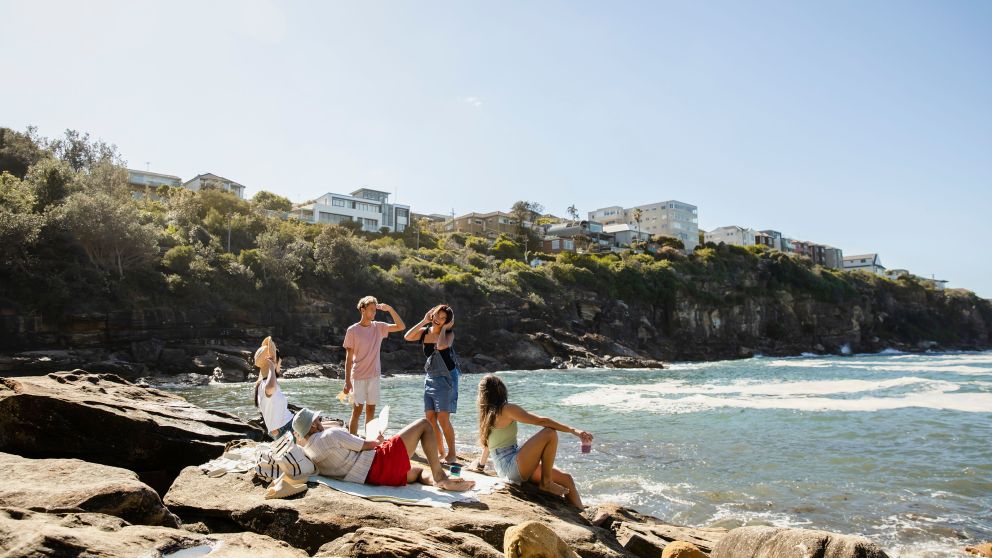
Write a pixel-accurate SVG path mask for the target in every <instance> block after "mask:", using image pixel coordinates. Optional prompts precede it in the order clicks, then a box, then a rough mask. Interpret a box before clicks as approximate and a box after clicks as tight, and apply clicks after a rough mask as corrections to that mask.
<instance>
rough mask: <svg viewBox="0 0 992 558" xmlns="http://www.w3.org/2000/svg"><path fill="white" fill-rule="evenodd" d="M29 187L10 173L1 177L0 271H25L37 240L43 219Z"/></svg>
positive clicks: (1, 174) (0, 175)
mask: <svg viewBox="0 0 992 558" xmlns="http://www.w3.org/2000/svg"><path fill="white" fill-rule="evenodd" d="M34 205H35V198H34V193H33V192H32V191H31V188H30V186H28V185H27V184H26V183H24V182H23V181H21V179H19V178H17V177H16V176H14V175H12V174H10V173H9V172H3V173H0V269H5V268H13V269H17V270H21V271H23V270H24V267H25V265H26V264H27V262H28V261H29V260H30V256H29V254H30V248H31V247H32V246H33V245H34V243H35V242H36V241H37V240H38V235H39V234H41V227H42V224H43V221H42V217H41V216H40V215H37V214H35V213H32V212H31V209H32V208H33V207H34Z"/></svg>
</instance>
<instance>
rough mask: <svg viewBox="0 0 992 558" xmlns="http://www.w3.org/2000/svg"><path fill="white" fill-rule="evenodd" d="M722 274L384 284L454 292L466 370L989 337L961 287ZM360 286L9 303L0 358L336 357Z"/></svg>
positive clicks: (174, 360) (389, 364)
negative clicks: (291, 294) (517, 289)
mask: <svg viewBox="0 0 992 558" xmlns="http://www.w3.org/2000/svg"><path fill="white" fill-rule="evenodd" d="M714 275H717V274H713V273H709V272H707V273H701V274H697V275H695V276H689V275H684V276H682V277H680V278H679V279H680V281H679V282H678V283H674V285H673V286H672V287H671V288H669V289H654V290H649V291H647V292H648V293H649V296H645V297H642V298H635V297H629V296H628V297H627V299H626V300H625V299H621V298H617V297H611V296H608V295H606V294H604V293H603V292H601V291H598V290H596V289H591V288H583V287H580V286H578V285H558V286H557V287H558V288H555V289H550V290H547V291H545V292H543V296H540V297H533V296H528V297H521V296H509V295H506V294H505V293H504V294H494V295H491V296H489V295H483V294H480V293H479V292H477V291H467V290H465V289H452V288H447V289H445V290H443V291H441V292H437V293H429V294H428V295H425V294H424V293H422V292H416V291H404V290H403V289H401V288H395V289H390V290H389V291H391V292H389V291H387V292H386V293H376V294H380V299H382V300H383V301H386V302H389V303H390V304H392V305H393V306H394V307H396V308H397V310H398V311H399V312H400V314H401V315H402V316H403V318H404V319H405V320H406V322H407V324H408V326H409V325H413V324H414V323H416V322H417V321H418V320H419V319H420V317H422V316H423V313H424V312H425V311H426V309H427V308H428V307H429V306H430V305H431V304H434V303H436V302H439V301H440V300H446V301H447V302H448V303H449V304H451V305H452V306H453V307H454V308H455V312H456V322H457V332H458V343H457V346H458V348H459V350H460V353H461V355H462V357H463V359H464V360H465V364H466V368H468V369H469V370H470V371H484V370H497V369H504V368H549V367H568V366H616V367H635V366H643V365H650V364H651V363H647V364H646V363H645V361H644V359H654V360H713V359H726V358H738V357H747V356H751V355H753V354H756V353H761V354H766V355H796V354H799V353H803V352H815V353H842V352H848V351H850V352H855V353H856V352H872V351H878V350H882V349H885V348H898V349H903V350H924V349H930V348H933V349H945V350H946V349H983V348H988V347H990V346H992V305H990V303H989V301H987V300H984V299H981V298H978V297H976V296H975V295H974V294H972V293H969V292H967V291H960V290H948V291H936V290H932V289H927V288H924V287H922V286H920V285H918V284H915V283H894V282H888V281H877V280H874V279H873V278H867V277H861V278H860V279H859V280H857V281H850V282H847V283H843V284H838V285H839V286H837V285H835V288H834V289H833V290H829V289H824V288H823V286H822V285H809V286H807V287H804V286H802V285H799V286H797V285H794V284H791V285H790V284H783V283H782V282H781V281H778V280H777V279H776V278H775V277H774V275H772V274H770V273H769V272H768V270H767V269H765V268H763V267H762V266H761V265H757V266H751V267H740V268H738V269H735V270H734V271H733V272H732V273H727V274H720V275H719V276H718V277H714ZM372 292H373V293H375V291H374V290H373V291H372ZM362 294H365V290H364V289H361V288H355V289H348V290H341V291H336V292H335V291H332V292H330V293H328V292H323V293H319V292H304V293H303V294H302V295H301V296H300V297H299V299H298V301H297V302H295V303H294V304H293V305H292V306H290V307H274V308H272V307H269V308H265V307H262V309H259V308H251V309H249V308H240V307H236V306H232V305H231V304H230V303H226V302H224V301H222V300H220V299H219V298H218V300H216V301H213V302H212V303H207V304H199V305H198V306H196V307H191V306H189V305H185V304H180V303H176V304H171V305H167V304H158V305H155V306H147V307H146V306H142V305H137V304H134V303H127V302H122V303H118V304H114V303H110V302H104V303H103V304H102V307H100V306H99V305H97V306H94V305H92V304H90V305H89V306H88V307H87V309H86V311H78V312H71V311H70V312H66V313H64V314H60V315H57V316H43V315H41V314H38V313H14V312H10V311H8V312H7V313H5V314H4V315H2V316H0V328H2V329H0V332H2V343H3V346H2V349H3V350H4V351H5V352H6V354H7V356H5V357H0V358H2V360H0V368H5V369H8V370H11V369H15V368H18V366H21V367H22V368H23V366H22V365H24V364H25V363H29V364H31V366H34V367H35V368H34V369H35V370H40V369H44V367H45V362H48V363H49V364H48V365H49V366H50V367H52V368H53V369H54V368H56V367H64V366H65V365H79V364H91V363H93V362H101V361H102V362H104V363H105V364H106V366H105V367H104V370H106V371H113V372H122V370H120V369H119V366H118V367H117V368H115V365H114V363H118V364H119V363H121V362H130V363H141V364H142V365H143V366H145V367H146V368H150V369H155V370H166V371H170V370H171V371H175V372H178V371H189V370H190V369H191V368H192V369H201V371H203V372H207V373H209V372H210V371H211V370H212V369H213V368H214V367H215V366H220V367H221V368H223V367H224V366H225V365H224V362H223V360H224V359H223V358H220V361H221V362H218V361H217V360H216V359H214V360H211V358H213V357H209V358H200V360H199V361H197V360H196V359H197V357H198V356H199V357H202V355H203V353H204V351H206V350H208V349H209V348H210V347H214V348H215V349H218V348H219V350H220V352H221V353H223V352H224V350H223V347H236V348H242V349H249V348H251V347H252V346H253V344H255V343H256V342H257V340H258V339H260V338H262V337H263V336H265V335H268V334H274V335H276V336H277V338H279V339H281V340H282V341H283V344H284V346H286V347H287V348H290V349H291V350H289V351H288V352H287V354H289V355H291V356H292V357H293V358H294V360H296V361H297V363H299V364H302V363H307V362H323V363H327V362H330V363H333V362H338V361H339V360H340V358H341V355H340V351H339V350H338V349H337V347H339V346H340V343H341V341H342V338H343V335H344V330H345V328H346V327H347V326H348V325H349V324H351V323H353V322H354V321H356V319H357V317H358V316H357V311H356V310H355V309H354V300H357V298H358V297H359V296H361V295H362ZM431 297H436V300H435V298H431ZM393 337H394V338H395V339H391V340H390V341H388V342H387V344H386V345H385V348H384V365H385V366H386V368H387V369H392V370H417V369H419V367H420V366H421V364H422V357H421V356H420V354H419V349H418V348H417V347H416V346H415V345H414V344H411V343H403V342H401V341H399V340H398V338H399V336H396V335H394V336H393ZM70 348H71V349H72V351H71V353H72V354H66V353H60V355H61V356H62V357H64V359H63V360H61V361H58V358H56V359H54V360H49V361H44V360H41V361H39V359H37V358H35V359H34V360H33V361H32V356H31V355H30V354H29V355H27V356H24V355H20V356H14V355H15V353H17V352H18V351H20V352H23V351H30V350H36V349H49V350H50V349H70ZM227 352H232V351H227ZM234 353H235V354H236V353H237V351H234ZM221 356H222V355H221ZM18 359H20V360H18ZM56 361H57V362H56ZM193 361H195V362H193ZM32 362H33V363H32ZM191 362H193V363H192V364H190V363H191ZM39 367H40V368H39ZM124 372H126V371H124Z"/></svg>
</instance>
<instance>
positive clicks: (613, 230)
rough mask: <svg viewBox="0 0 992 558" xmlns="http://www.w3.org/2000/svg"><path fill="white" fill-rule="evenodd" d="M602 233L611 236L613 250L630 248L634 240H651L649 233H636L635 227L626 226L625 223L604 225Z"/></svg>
mask: <svg viewBox="0 0 992 558" xmlns="http://www.w3.org/2000/svg"><path fill="white" fill-rule="evenodd" d="M603 232H605V233H606V234H612V235H613V246H614V247H615V248H622V247H624V246H630V245H631V244H632V243H633V242H634V241H635V240H640V241H643V242H647V241H649V240H651V233H649V232H647V231H641V232H640V233H638V232H637V227H635V226H633V225H628V224H627V223H620V224H616V225H604V226H603Z"/></svg>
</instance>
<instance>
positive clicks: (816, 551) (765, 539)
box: [710, 527, 888, 558]
mask: <svg viewBox="0 0 992 558" xmlns="http://www.w3.org/2000/svg"><path fill="white" fill-rule="evenodd" d="M738 556H753V557H754V558H773V557H774V558H806V557H808V556H823V557H824V558H888V557H887V555H886V554H885V552H884V551H882V549H881V548H879V547H878V546H877V545H876V544H875V543H873V542H871V541H869V540H868V539H866V538H864V537H857V536H852V535H840V534H837V533H830V532H828V531H814V530H810V529H784V528H779V527H738V528H737V529H733V530H732V531H730V532H729V533H727V534H726V536H724V537H723V538H722V539H720V542H718V543H717V544H716V546H714V547H713V552H711V553H710V557H711V558H737V557H738Z"/></svg>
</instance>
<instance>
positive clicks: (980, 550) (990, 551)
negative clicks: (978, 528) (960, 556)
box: [964, 542, 992, 558]
mask: <svg viewBox="0 0 992 558" xmlns="http://www.w3.org/2000/svg"><path fill="white" fill-rule="evenodd" d="M964 551H965V552H967V553H969V554H974V555H976V556H981V557H982V558H992V542H987V543H982V544H977V545H975V546H966V547H964Z"/></svg>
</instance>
